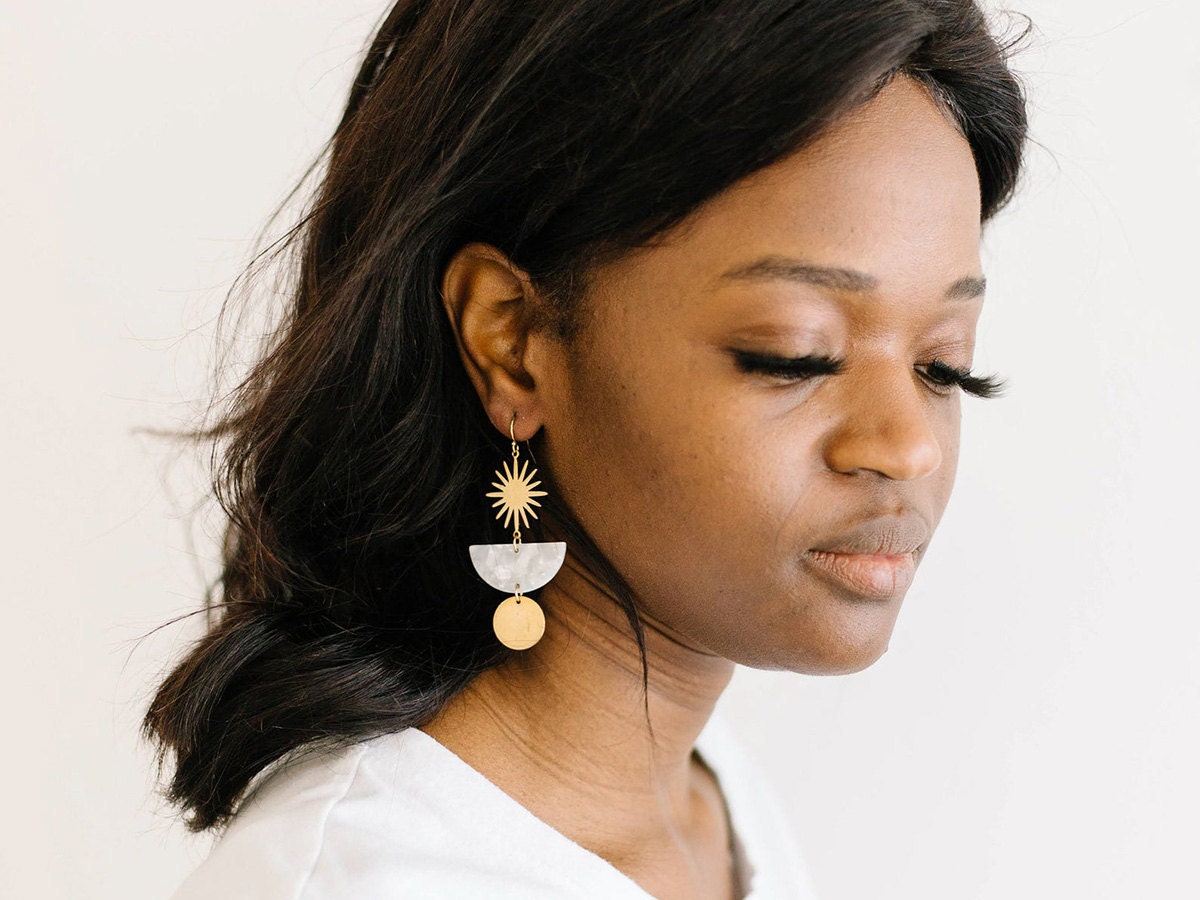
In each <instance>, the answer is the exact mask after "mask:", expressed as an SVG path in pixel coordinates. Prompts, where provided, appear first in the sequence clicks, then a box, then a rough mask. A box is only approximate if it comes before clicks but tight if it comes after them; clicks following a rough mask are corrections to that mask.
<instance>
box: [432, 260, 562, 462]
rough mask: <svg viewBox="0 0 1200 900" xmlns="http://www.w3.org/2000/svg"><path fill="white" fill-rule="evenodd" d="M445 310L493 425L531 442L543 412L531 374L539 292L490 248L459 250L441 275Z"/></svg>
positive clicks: (470, 374)
mask: <svg viewBox="0 0 1200 900" xmlns="http://www.w3.org/2000/svg"><path fill="white" fill-rule="evenodd" d="M441 291H442V304H443V306H444V307H445V309H446V315H447V316H449V319H450V327H451V329H452V330H453V332H454V339H455V342H456V343H457V345H458V352H459V356H460V357H461V358H462V362H463V366H464V367H465V368H466V371H467V376H468V377H469V378H470V379H471V384H473V385H474V386H475V390H476V392H477V393H478V394H479V398H480V400H482V401H483V407H484V410H485V411H486V412H487V416H488V418H489V419H491V421H492V424H493V425H495V426H496V428H497V429H498V430H499V431H500V432H501V434H504V435H508V433H509V432H508V429H509V423H510V422H511V421H512V417H513V414H514V413H515V414H516V417H517V420H516V424H515V425H514V426H513V434H514V435H515V436H516V439H517V440H518V441H526V440H529V439H530V438H531V437H533V435H534V434H535V433H537V430H538V429H539V428H540V427H541V425H542V421H543V418H544V417H543V410H542V408H541V402H540V399H539V397H538V393H537V384H536V380H535V379H534V377H533V373H532V372H530V371H529V369H528V368H527V363H528V353H527V350H528V346H529V340H528V339H529V336H530V334H529V327H530V323H531V322H532V321H533V314H532V313H533V305H534V303H535V302H536V299H537V298H536V292H535V290H534V288H533V285H532V282H531V281H530V280H529V276H528V274H527V273H525V272H524V271H523V270H521V269H520V268H518V267H517V266H516V265H514V264H513V263H512V262H511V260H509V258H508V257H507V256H506V255H505V254H504V253H503V252H501V251H500V250H498V249H496V248H495V247H493V246H492V245H490V244H484V243H479V242H473V243H469V244H465V245H464V246H462V247H460V248H459V249H458V250H457V251H456V252H455V254H454V256H453V257H451V259H450V261H449V262H448V263H447V264H446V268H445V269H444V270H443V273H442V287H441Z"/></svg>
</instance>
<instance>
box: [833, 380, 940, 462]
mask: <svg viewBox="0 0 1200 900" xmlns="http://www.w3.org/2000/svg"><path fill="white" fill-rule="evenodd" d="M884 368H886V369H887V373H884V372H883V371H881V370H882V369H884ZM857 376H858V377H855V376H852V375H850V374H849V373H846V375H845V376H843V382H842V383H843V385H844V386H845V388H846V392H845V393H844V394H843V395H842V409H841V412H842V419H841V422H840V424H839V425H838V427H837V428H836V429H835V430H834V432H833V433H832V434H831V435H830V437H829V439H828V441H827V443H826V446H825V461H826V464H827V465H828V466H829V467H830V468H831V469H833V470H834V471H837V472H845V473H850V474H852V473H854V472H856V471H858V470H860V469H867V470H870V471H874V472H879V473H880V474H882V475H886V476H887V477H888V478H891V479H894V480H897V481H911V480H913V479H918V478H924V477H925V476H926V475H929V474H931V473H932V472H934V471H936V470H937V468H938V466H940V465H941V464H942V446H941V442H940V441H939V438H938V423H939V418H940V416H939V414H938V412H937V410H936V407H935V405H934V404H936V403H946V402H951V401H947V400H944V399H940V398H936V397H934V396H933V394H931V393H930V392H929V389H928V388H927V387H925V386H924V385H923V384H921V383H920V378H921V376H920V375H918V374H917V373H916V372H915V371H914V370H913V369H912V368H911V367H910V366H908V365H907V364H903V365H902V364H899V363H897V364H886V365H883V364H881V365H880V366H877V367H875V368H874V369H872V370H868V369H867V368H866V367H863V368H862V369H861V370H860V371H859V372H858V373H857ZM931 398H932V401H933V402H931Z"/></svg>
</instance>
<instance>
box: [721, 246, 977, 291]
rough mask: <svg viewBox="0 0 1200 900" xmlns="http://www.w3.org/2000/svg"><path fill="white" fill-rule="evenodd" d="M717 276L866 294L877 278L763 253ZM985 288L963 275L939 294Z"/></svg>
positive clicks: (877, 280) (975, 280)
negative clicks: (809, 285) (789, 282)
mask: <svg viewBox="0 0 1200 900" xmlns="http://www.w3.org/2000/svg"><path fill="white" fill-rule="evenodd" d="M721 278H722V279H730V280H733V281H796V282H801V283H803V284H813V285H816V286H817V287H824V288H831V289H833V290H835V291H845V292H847V293H852V294H863V293H867V292H868V291H873V290H876V289H877V288H878V287H879V279H878V278H875V277H874V276H873V275H868V274H867V273H865V272H859V271H858V270H856V269H842V268H836V267H832V266H817V265H813V264H812V263H810V262H806V261H805V260H802V259H795V258H793V257H790V256H764V257H762V258H761V259H757V260H755V261H754V262H751V263H746V264H745V265H740V266H735V267H734V268H732V269H730V270H729V271H728V272H726V273H725V274H723V275H722V276H721ZM986 290H987V279H986V278H983V277H977V276H974V275H967V276H964V277H963V278H960V279H958V281H956V282H954V283H953V284H952V285H950V286H949V287H948V288H946V290H945V293H944V294H943V296H944V297H945V298H946V299H947V300H972V299H974V298H975V297H981V296H983V293H984V291H986Z"/></svg>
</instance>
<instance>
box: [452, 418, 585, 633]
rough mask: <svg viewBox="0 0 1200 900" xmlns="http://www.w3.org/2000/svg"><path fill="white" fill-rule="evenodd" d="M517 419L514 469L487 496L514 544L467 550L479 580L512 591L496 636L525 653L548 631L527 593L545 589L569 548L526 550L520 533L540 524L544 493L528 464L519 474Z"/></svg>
mask: <svg viewBox="0 0 1200 900" xmlns="http://www.w3.org/2000/svg"><path fill="white" fill-rule="evenodd" d="M516 421H517V414H516V413H515V412H514V413H513V417H512V421H511V422H509V423H508V436H509V437H510V438H511V439H512V469H511V470H510V469H509V465H508V463H507V462H506V463H505V464H504V472H503V473H501V472H500V471H499V470H497V472H496V478H497V479H499V480H498V481H493V482H492V486H493V487H495V488H497V490H495V491H491V492H489V493H488V494H487V495H486V496H488V497H496V498H498V499H497V500H496V502H495V503H493V504H492V506H498V507H500V510H499V511H498V512H497V513H496V518H497V519H498V518H500V517H501V516H504V527H505V528H507V527H508V523H509V522H510V521H511V522H512V524H513V539H512V543H511V544H472V545H471V546H469V547H468V548H467V550H468V551H469V552H470V554H471V564H472V565H473V566H475V571H476V572H478V573H479V576H480V577H481V578H482V579H483V580H484V581H486V582H487V583H488V584H490V585H491V586H492V587H494V588H497V589H498V590H501V591H511V592H512V596H510V597H508V598H506V599H505V600H504V601H503V602H502V603H501V604H500V605H499V606H497V607H496V611H495V613H493V614H492V630H493V631H495V632H496V637H497V638H499V640H500V643H502V644H504V646H506V647H510V648H512V649H513V650H527V649H529V648H530V647H532V646H533V645H534V644H536V643H537V642H538V641H539V640H541V638H542V635H543V634H544V633H545V631H546V616H545V615H544V614H543V613H542V608H541V607H540V606H538V604H537V601H536V600H534V599H533V598H532V597H526V596H525V591H534V590H537V589H538V588H540V587H542V586H543V585H545V584H546V583H547V582H548V581H549V580H550V579H551V578H553V577H554V576H555V575H556V574H558V570H559V569H560V568H562V564H563V560H564V559H566V555H567V545H566V543H565V542H563V541H552V542H544V543H533V544H522V543H521V529H520V527H519V525H520V524H521V523H523V524H524V525H525V527H526V528H528V527H529V517H530V516H533V517H534V518H535V519H536V518H537V512H535V511H534V509H533V507H535V506H541V505H542V504H540V503H538V501H537V500H535V499H534V498H535V497H545V496H546V492H545V491H536V490H534V488H536V487H537V486H538V485H539V484H541V482H540V481H534V480H533V477H534V476H535V475H537V469H532V470H530V469H529V463H528V462H526V463H525V464H524V465H523V466H521V467H520V470H519V471H518V466H517V459H518V455H519V452H520V451H519V448H518V447H517V438H516V434H515V432H514V425H515V424H516Z"/></svg>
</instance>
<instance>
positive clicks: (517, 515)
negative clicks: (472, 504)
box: [486, 459, 546, 528]
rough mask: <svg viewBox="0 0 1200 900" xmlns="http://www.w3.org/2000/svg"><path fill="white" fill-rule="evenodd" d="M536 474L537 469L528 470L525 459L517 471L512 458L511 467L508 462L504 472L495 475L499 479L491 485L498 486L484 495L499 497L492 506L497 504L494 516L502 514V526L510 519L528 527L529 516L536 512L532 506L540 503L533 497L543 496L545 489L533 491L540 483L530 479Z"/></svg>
mask: <svg viewBox="0 0 1200 900" xmlns="http://www.w3.org/2000/svg"><path fill="white" fill-rule="evenodd" d="M536 474H537V469H533V470H532V471H530V470H529V460H525V463H524V465H523V466H522V467H521V471H520V473H519V474H518V472H517V463H516V460H515V459H514V460H513V464H512V468H509V465H508V463H507V462H506V463H505V464H504V474H503V475H500V473H499V472H497V473H496V475H497V476H498V477H499V478H500V481H493V482H492V486H493V487H498V488H499V489H500V490H498V491H490V492H489V493H488V494H487V495H486V496H488V497H499V498H500V499H499V500H497V501H496V502H495V503H493V504H492V506H499V507H500V511H499V512H497V513H496V518H497V519H498V518H500V517H501V516H504V527H505V528H507V527H508V523H509V522H510V521H511V520H519V521H520V522H521V523H522V524H523V525H524V526H525V527H526V528H528V527H529V516H533V517H534V518H535V519H536V518H537V513H536V512H535V511H534V509H533V507H535V506H541V505H542V504H540V503H538V502H537V501H536V500H534V499H533V498H534V497H545V496H546V492H545V491H535V490H534V488H535V487H537V486H538V485H539V484H541V482H540V481H530V479H531V478H533V476H534V475H536Z"/></svg>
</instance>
